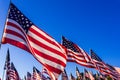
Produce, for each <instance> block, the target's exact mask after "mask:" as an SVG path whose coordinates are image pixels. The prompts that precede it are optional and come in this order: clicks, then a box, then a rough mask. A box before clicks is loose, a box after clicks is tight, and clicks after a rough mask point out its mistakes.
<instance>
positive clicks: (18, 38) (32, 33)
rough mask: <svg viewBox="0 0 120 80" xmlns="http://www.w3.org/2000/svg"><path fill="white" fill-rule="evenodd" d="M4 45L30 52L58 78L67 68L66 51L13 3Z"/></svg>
mask: <svg viewBox="0 0 120 80" xmlns="http://www.w3.org/2000/svg"><path fill="white" fill-rule="evenodd" d="M2 43H3V44H4V43H9V44H12V45H14V46H17V47H19V48H21V49H23V50H26V51H28V52H30V53H31V54H32V55H33V56H34V57H35V58H36V59H37V60H38V61H39V62H40V63H41V64H43V65H44V66H45V67H46V68H48V70H49V72H50V73H51V75H52V77H53V78H54V79H55V78H58V76H59V74H60V73H61V72H62V71H63V70H64V67H65V66H66V51H65V50H64V48H63V47H62V46H61V45H60V44H59V43H58V42H56V41H55V40H54V39H53V38H52V37H51V36H49V35H48V34H46V33H45V32H44V31H42V30H41V29H39V28H38V27H36V26H35V25H34V24H33V23H32V22H31V21H30V20H29V19H28V18H27V17H25V16H24V15H23V14H22V13H21V12H20V11H19V10H18V9H17V8H16V6H15V5H13V4H12V3H11V4H10V9H9V13H8V18H7V21H6V27H5V30H4V33H3V38H2Z"/></svg>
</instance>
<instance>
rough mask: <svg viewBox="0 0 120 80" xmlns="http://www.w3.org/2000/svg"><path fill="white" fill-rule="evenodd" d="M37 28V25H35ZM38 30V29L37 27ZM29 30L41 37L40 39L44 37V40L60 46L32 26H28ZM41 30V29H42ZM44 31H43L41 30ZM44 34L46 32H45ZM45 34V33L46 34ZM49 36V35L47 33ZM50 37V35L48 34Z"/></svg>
mask: <svg viewBox="0 0 120 80" xmlns="http://www.w3.org/2000/svg"><path fill="white" fill-rule="evenodd" d="M36 28H37V27H36ZM39 30H40V29H39ZM29 31H31V32H33V33H34V34H36V35H37V36H39V37H41V38H42V39H44V40H45V41H47V42H49V43H51V44H53V45H55V46H56V47H58V48H60V47H59V46H58V45H57V44H56V43H55V42H54V41H51V40H50V39H48V38H47V37H45V36H44V35H42V34H40V32H38V31H36V30H34V29H33V28H30V29H29ZM42 32H43V31H42ZM43 33H45V32H43ZM45 34H46V33H45ZM46 35H47V34H46ZM47 36H49V35H47ZM49 37H50V36H49ZM50 38H51V37H50Z"/></svg>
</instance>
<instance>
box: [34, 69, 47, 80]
mask: <svg viewBox="0 0 120 80" xmlns="http://www.w3.org/2000/svg"><path fill="white" fill-rule="evenodd" d="M46 79H47V78H46V77H45V76H44V75H43V74H42V72H40V71H39V70H38V69H37V68H36V67H33V80H46Z"/></svg>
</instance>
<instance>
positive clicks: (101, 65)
mask: <svg viewBox="0 0 120 80" xmlns="http://www.w3.org/2000/svg"><path fill="white" fill-rule="evenodd" d="M90 53H91V58H92V59H93V61H94V63H95V64H96V69H97V70H98V71H100V72H101V73H102V74H105V75H110V76H112V77H113V78H114V79H118V76H117V75H116V74H115V73H114V72H113V71H112V70H111V69H110V67H108V65H107V64H105V63H104V62H103V61H102V59H101V58H100V57H99V56H97V54H96V53H95V52H93V50H90Z"/></svg>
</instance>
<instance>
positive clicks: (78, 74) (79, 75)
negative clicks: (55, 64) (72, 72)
mask: <svg viewBox="0 0 120 80" xmlns="http://www.w3.org/2000/svg"><path fill="white" fill-rule="evenodd" d="M76 76H77V80H81V79H82V75H81V74H80V72H79V69H78V67H76Z"/></svg>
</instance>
